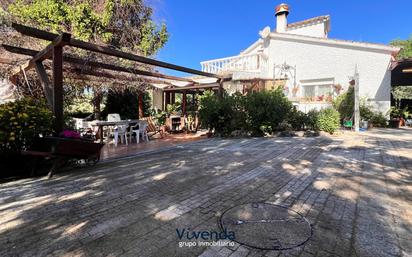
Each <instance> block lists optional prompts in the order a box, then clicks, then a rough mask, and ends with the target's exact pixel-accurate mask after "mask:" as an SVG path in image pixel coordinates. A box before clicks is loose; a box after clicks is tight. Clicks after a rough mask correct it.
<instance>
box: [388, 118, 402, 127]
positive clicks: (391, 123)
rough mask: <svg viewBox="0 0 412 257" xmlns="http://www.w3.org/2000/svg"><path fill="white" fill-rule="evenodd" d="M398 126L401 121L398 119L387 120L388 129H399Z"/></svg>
mask: <svg viewBox="0 0 412 257" xmlns="http://www.w3.org/2000/svg"><path fill="white" fill-rule="evenodd" d="M400 125H401V120H400V119H392V120H389V127H391V128H399V127H400Z"/></svg>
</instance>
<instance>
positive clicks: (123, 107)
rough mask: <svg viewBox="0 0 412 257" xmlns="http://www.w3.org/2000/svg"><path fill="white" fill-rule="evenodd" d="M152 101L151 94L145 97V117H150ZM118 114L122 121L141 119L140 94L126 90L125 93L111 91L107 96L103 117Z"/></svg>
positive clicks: (146, 94)
mask: <svg viewBox="0 0 412 257" xmlns="http://www.w3.org/2000/svg"><path fill="white" fill-rule="evenodd" d="M150 109H151V99H150V95H149V93H147V92H145V94H144V95H143V111H144V116H145V117H146V116H150ZM109 113H118V114H120V117H121V118H122V119H137V118H138V117H139V97H138V93H137V92H134V91H131V90H129V89H126V90H125V91H114V90H110V91H109V93H108V95H107V102H106V107H105V109H104V110H103V115H104V116H107V114H109Z"/></svg>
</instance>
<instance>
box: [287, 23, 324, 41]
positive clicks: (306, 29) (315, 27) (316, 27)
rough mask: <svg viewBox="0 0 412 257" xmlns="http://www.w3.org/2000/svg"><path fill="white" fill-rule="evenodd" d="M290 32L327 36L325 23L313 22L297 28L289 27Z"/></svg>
mask: <svg viewBox="0 0 412 257" xmlns="http://www.w3.org/2000/svg"><path fill="white" fill-rule="evenodd" d="M286 33H288V34H295V35H302V36H310V37H321V38H325V37H327V36H326V34H325V23H324V22H322V23H318V24H312V25H310V26H308V25H306V26H301V27H296V28H288V30H287V31H286Z"/></svg>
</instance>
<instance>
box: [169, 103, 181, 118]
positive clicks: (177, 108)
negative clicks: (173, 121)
mask: <svg viewBox="0 0 412 257" xmlns="http://www.w3.org/2000/svg"><path fill="white" fill-rule="evenodd" d="M181 107H182V106H181V105H180V103H179V102H176V103H174V104H168V105H166V112H167V113H169V114H173V115H180V113H181Z"/></svg>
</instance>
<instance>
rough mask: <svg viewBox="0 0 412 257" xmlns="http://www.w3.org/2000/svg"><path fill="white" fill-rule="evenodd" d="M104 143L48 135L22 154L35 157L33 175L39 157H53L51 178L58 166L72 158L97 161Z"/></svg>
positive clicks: (49, 175)
mask: <svg viewBox="0 0 412 257" xmlns="http://www.w3.org/2000/svg"><path fill="white" fill-rule="evenodd" d="M103 145H104V144H102V143H94V142H93V141H89V140H81V139H70V138H58V137H46V138H41V139H39V140H37V141H36V142H35V143H34V144H33V146H32V148H31V149H29V150H27V151H22V155H26V156H32V157H33V158H34V163H33V165H32V171H31V175H34V174H35V171H36V164H37V162H38V160H39V159H53V165H52V168H51V169H50V171H49V173H48V178H51V177H52V176H53V173H54V172H55V171H56V170H57V168H59V167H61V165H63V164H64V163H65V162H67V161H68V160H70V159H84V160H85V161H86V162H89V161H92V162H93V163H94V164H95V163H97V162H98V161H99V160H100V150H101V149H102V147H103Z"/></svg>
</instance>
